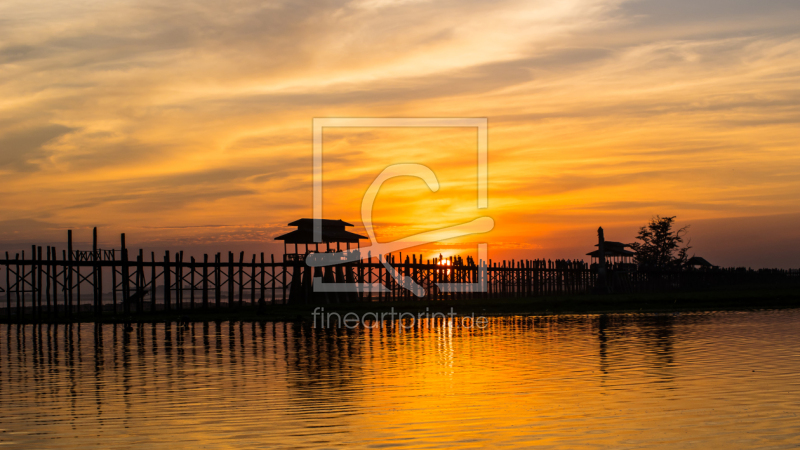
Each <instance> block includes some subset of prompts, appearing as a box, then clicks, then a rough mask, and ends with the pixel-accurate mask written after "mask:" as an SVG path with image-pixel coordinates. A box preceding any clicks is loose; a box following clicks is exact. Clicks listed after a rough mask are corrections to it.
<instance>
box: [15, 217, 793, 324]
mask: <svg viewBox="0 0 800 450" xmlns="http://www.w3.org/2000/svg"><path fill="white" fill-rule="evenodd" d="M120 243H121V248H120V249H114V250H103V249H99V248H97V230H96V229H95V230H94V233H93V245H92V250H91V251H78V250H75V249H73V248H72V232H71V231H70V232H68V238H67V248H66V249H62V250H61V253H60V254H59V251H58V249H57V248H56V247H49V246H48V247H45V248H43V247H36V246H34V247H31V252H30V253H27V254H26V252H24V251H23V252H20V253H17V254H15V255H14V256H13V258H12V257H11V255H9V254H8V253H6V255H5V260H0V277H2V278H0V283H2V279H3V278H4V279H5V280H4V281H5V283H4V285H0V315H2V316H5V317H3V320H8V321H11V320H12V319H14V318H16V319H21V318H23V317H29V318H32V319H45V318H57V317H69V318H75V317H76V316H81V315H94V316H102V315H117V314H130V313H136V312H152V311H182V310H197V309H202V310H225V309H235V308H241V307H245V306H250V305H259V304H277V305H280V304H303V303H315V304H322V303H346V302H369V301H381V302H385V301H400V300H406V301H411V300H413V299H416V298H417V297H416V296H414V295H413V294H411V292H410V291H408V290H407V289H405V288H403V286H402V285H401V284H399V283H398V282H397V281H396V278H395V277H397V278H399V279H400V280H402V279H403V278H404V277H410V279H411V280H414V282H416V283H417V284H419V285H420V286H422V288H423V289H424V294H425V295H424V297H423V298H425V299H427V300H435V301H445V300H465V299H487V300H488V299H492V298H507V297H537V296H543V295H560V294H578V293H585V292H589V291H591V290H593V289H594V288H595V284H596V282H597V275H596V270H593V269H591V268H590V267H589V266H588V265H587V264H586V263H585V262H583V261H579V260H576V261H568V260H556V261H545V260H506V261H500V262H496V261H492V260H489V261H485V262H484V261H478V262H475V261H473V260H471V259H470V258H467V259H466V260H464V259H462V258H460V257H451V258H447V259H444V258H433V259H427V260H423V258H422V256H421V255H416V254H414V255H405V256H404V255H402V253H400V254H398V255H386V256H385V259H386V260H387V261H388V262H389V263H390V269H391V272H390V270H387V268H386V267H385V266H384V265H383V264H382V263H380V262H379V260H378V258H377V255H375V256H372V257H368V258H365V259H362V260H359V261H355V262H350V263H346V264H340V265H337V266H331V267H315V268H311V267H308V266H306V265H305V263H304V262H303V261H300V260H298V259H297V258H295V259H293V260H290V261H284V260H283V258H282V257H281V260H280V261H276V260H275V256H274V255H270V256H269V258H268V259H266V258H265V255H264V253H260V254H259V255H255V254H252V255H248V256H249V257H247V258H246V257H245V254H244V252H240V253H239V254H238V255H234V254H233V253H232V252H228V254H227V255H223V254H221V253H216V254H214V255H211V257H209V255H208V254H205V255H203V259H202V260H195V258H193V257H190V258H184V255H183V252H175V253H173V254H171V253H170V252H169V251H166V252H165V253H164V255H163V257H160V256H159V257H156V255H155V253H152V252H151V253H150V254H149V255H145V254H144V252H143V251H142V250H139V251H138V253H137V254H135V256H133V257H132V256H130V255H129V251H128V249H127V247H126V245H125V235H124V234H123V235H122V236H121V242H120ZM148 257H149V258H148ZM3 272H4V273H3ZM392 272H394V275H393V273H392ZM608 273H609V275H608V283H609V288H610V290H611V291H612V292H614V291H616V292H640V291H663V290H670V289H678V288H683V287H691V286H705V285H710V284H720V283H733V282H737V281H742V280H745V279H746V280H750V281H752V280H755V279H756V278H754V277H757V279H758V280H762V281H764V280H766V281H769V280H795V281H797V280H800V277H799V276H798V271H796V270H795V271H792V270H789V271H780V270H778V271H775V270H773V271H752V270H750V271H748V270H745V269H719V270H715V271H713V272H708V271H707V272H686V271H672V272H664V271H662V272H631V271H629V270H627V269H626V270H615V267H614V266H613V265H609V266H608ZM314 278H320V279H321V280H322V281H324V282H326V283H335V284H345V283H347V284H349V285H350V286H354V288H353V289H350V290H347V292H315V291H314V289H313V288H312V286H313V279H314ZM447 283H450V284H453V283H460V285H454V286H455V288H452V289H442V286H443V285H445V284H447ZM3 297H4V298H3ZM2 309H4V310H5V311H2ZM2 313H4V314H2Z"/></svg>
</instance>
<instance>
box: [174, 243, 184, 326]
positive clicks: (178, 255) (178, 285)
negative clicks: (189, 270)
mask: <svg viewBox="0 0 800 450" xmlns="http://www.w3.org/2000/svg"><path fill="white" fill-rule="evenodd" d="M175 307H176V308H177V309H178V310H179V311H180V310H182V309H183V251H178V252H175Z"/></svg>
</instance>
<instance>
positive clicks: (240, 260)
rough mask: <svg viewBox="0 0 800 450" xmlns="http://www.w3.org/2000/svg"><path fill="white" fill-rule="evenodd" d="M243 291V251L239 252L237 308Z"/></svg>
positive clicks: (240, 302) (240, 304)
mask: <svg viewBox="0 0 800 450" xmlns="http://www.w3.org/2000/svg"><path fill="white" fill-rule="evenodd" d="M243 291H244V252H240V253H239V308H241V307H242V296H243Z"/></svg>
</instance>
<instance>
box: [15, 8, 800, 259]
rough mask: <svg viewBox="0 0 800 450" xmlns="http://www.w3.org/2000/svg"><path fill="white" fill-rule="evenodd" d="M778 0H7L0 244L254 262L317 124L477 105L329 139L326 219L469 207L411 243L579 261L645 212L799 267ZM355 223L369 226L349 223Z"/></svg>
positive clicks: (620, 235) (387, 229) (296, 181)
mask: <svg viewBox="0 0 800 450" xmlns="http://www.w3.org/2000/svg"><path fill="white" fill-rule="evenodd" d="M798 23H800V7H798V6H797V3H796V2H789V1H766V2H758V4H756V3H754V2H746V1H743V0H735V1H734V0H726V1H719V0H717V1H707V2H696V1H689V0H677V1H675V2H668V5H667V2H657V1H652V0H648V1H596V0H570V1H564V2H541V1H533V2H531V1H500V2H490V3H487V2H429V1H420V0H401V1H390V0H386V1H384V0H360V1H359V0H356V1H349V2H348V1H338V2H336V1H334V2H302V1H294V2H280V1H278V2H256V1H250V0H241V1H232V2H224V3H220V2H211V1H194V2H173V3H170V4H164V3H163V2H153V1H86V2H81V3H69V4H65V3H60V2H46V1H39V2H36V1H34V2H31V1H24V2H23V1H20V0H7V1H4V2H2V4H0V98H2V99H3V100H2V102H0V174H2V180H3V183H2V184H0V193H1V195H0V210H2V211H3V215H2V217H0V248H2V249H3V250H11V251H17V250H20V249H23V248H25V247H26V246H28V245H30V244H31V243H34V242H35V243H37V244H40V245H48V244H50V243H59V245H61V246H63V241H64V239H65V234H66V233H65V230H66V229H67V228H72V229H74V230H75V233H76V239H77V240H79V241H87V240H88V239H89V238H90V236H91V227H92V226H99V227H100V229H101V231H100V232H101V241H102V244H103V246H106V247H111V246H115V245H117V244H116V243H117V239H118V237H117V234H118V233H120V232H126V233H127V236H128V240H129V242H131V245H132V246H135V247H138V246H141V247H145V248H147V249H151V248H152V249H163V248H170V249H172V250H176V249H184V250H187V251H189V252H190V253H198V252H203V251H227V250H228V249H230V250H234V251H238V250H245V251H248V252H249V251H268V252H269V251H272V250H276V251H277V248H276V247H275V246H274V245H273V243H272V238H273V237H274V236H276V235H278V234H281V233H283V232H286V231H287V230H288V229H287V228H286V227H285V226H284V225H285V224H286V223H288V222H290V221H292V220H294V219H297V218H300V217H309V216H310V215H311V149H312V147H311V132H312V128H311V124H312V118H314V117H485V118H488V121H489V154H490V156H489V161H490V163H489V205H490V207H489V208H488V209H487V210H477V209H475V187H474V183H475V166H474V164H475V150H476V148H475V141H476V137H475V136H476V134H475V132H474V131H471V130H466V129H341V130H328V131H326V133H325V136H324V154H325V167H324V177H325V216H326V217H327V218H334V219H337V218H341V219H344V220H346V221H350V222H352V223H356V224H360V201H361V195H362V194H363V193H364V191H365V190H366V188H367V186H368V185H369V184H370V183H371V181H372V179H374V177H375V176H376V175H377V173H379V172H380V170H381V169H382V168H383V167H385V166H386V165H388V164H394V163H400V162H411V163H421V164H426V165H428V166H429V167H430V168H431V169H433V170H434V172H435V173H436V175H437V177H438V178H439V181H440V183H441V189H440V190H439V191H438V192H436V193H432V192H430V191H429V190H427V188H426V187H425V186H424V184H423V183H422V181H420V180H414V179H410V178H409V179H397V180H393V181H391V182H389V183H387V184H386V187H385V188H384V190H383V191H382V192H381V194H380V195H379V197H378V202H377V203H376V205H375V212H374V221H375V224H376V232H377V233H378V236H379V238H381V239H396V238H401V237H403V236H407V235H411V234H414V233H418V232H422V231H427V230H430V229H432V228H436V227H442V226H450V225H454V224H457V223H462V222H466V221H469V220H471V219H474V218H476V217H479V216H482V215H488V216H491V217H492V218H493V219H494V221H495V228H494V230H493V231H492V232H490V233H488V234H487V235H485V236H482V237H480V238H475V237H473V238H470V239H467V240H465V241H463V242H460V243H459V242H455V243H452V242H444V243H441V244H437V245H432V246H427V247H425V248H423V249H420V251H422V252H423V253H425V254H426V257H427V256H430V255H431V254H433V253H434V252H438V251H442V252H445V253H447V252H448V251H449V252H451V253H455V252H463V251H467V250H466V248H467V247H468V245H467V244H469V243H473V242H478V241H486V242H489V243H490V254H491V256H492V257H493V258H502V257H507V258H512V257H513V258H521V257H525V258H541V257H545V258H578V257H582V255H583V254H585V253H586V252H587V251H589V250H590V249H591V247H592V245H593V244H594V243H595V233H596V229H597V227H598V226H600V225H602V226H603V227H604V228H605V229H606V236H607V238H608V239H610V240H619V241H624V242H631V241H633V239H634V236H635V232H636V229H637V228H638V226H640V225H642V224H644V223H645V222H646V221H647V220H648V219H649V218H650V217H652V216H653V215H656V214H660V215H662V216H663V215H676V216H678V223H679V225H684V224H691V225H692V227H691V229H690V234H689V236H690V237H692V245H693V246H694V251H695V252H696V254H697V255H700V256H704V257H706V258H707V259H709V260H710V261H711V262H712V263H714V264H721V265H734V264H735V265H751V266H754V267H762V266H768V267H800V255H799V254H798V251H797V250H798V249H800V227H798V226H797V225H798V223H800V206H798V202H797V200H796V198H798V197H800V181H798V180H800V177H798V175H799V174H800V153H799V152H798V151H797V150H798V144H797V143H798V140H799V139H798V138H800V127H798V122H800V91H798V86H800V58H798V57H797V55H798V54H800V27H798V25H797V24H798ZM357 231H363V229H360V228H359V229H358V230H357Z"/></svg>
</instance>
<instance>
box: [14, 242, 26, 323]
mask: <svg viewBox="0 0 800 450" xmlns="http://www.w3.org/2000/svg"><path fill="white" fill-rule="evenodd" d="M22 259H25V252H22ZM14 260H15V261H16V265H15V269H16V274H15V278H16V281H17V282H16V283H14V294H15V297H16V305H17V321H18V322H19V321H21V320H22V306H21V305H20V298H19V285H20V284H21V283H22V277H21V276H20V269H19V267H20V266H19V253H17V254H15V255H14ZM24 269H25V268H24V266H23V270H24Z"/></svg>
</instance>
